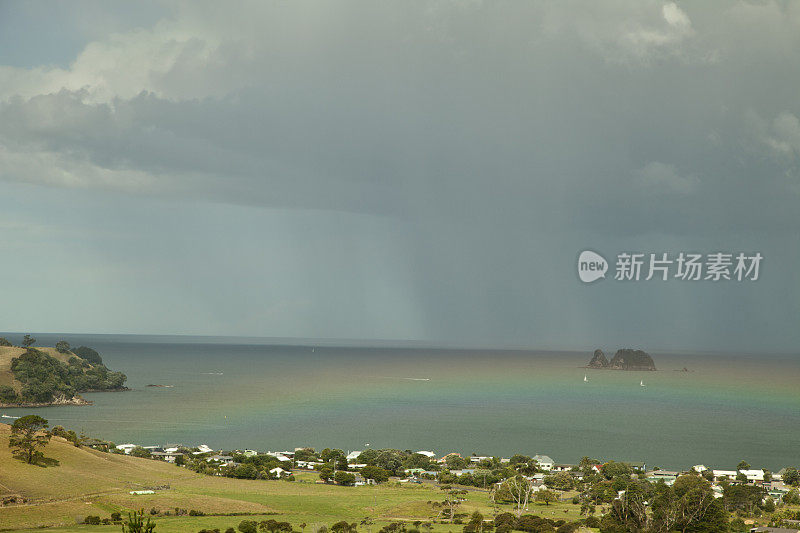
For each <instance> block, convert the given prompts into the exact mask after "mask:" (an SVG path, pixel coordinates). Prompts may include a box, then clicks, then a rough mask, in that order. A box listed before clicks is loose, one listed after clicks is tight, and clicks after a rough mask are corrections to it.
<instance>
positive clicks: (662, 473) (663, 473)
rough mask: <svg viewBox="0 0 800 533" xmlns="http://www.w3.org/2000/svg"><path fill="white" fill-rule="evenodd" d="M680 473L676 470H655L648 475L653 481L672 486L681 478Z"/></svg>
mask: <svg viewBox="0 0 800 533" xmlns="http://www.w3.org/2000/svg"><path fill="white" fill-rule="evenodd" d="M680 475H681V474H680V472H676V471H674V470H653V471H652V472H650V473H648V474H647V479H650V480H653V481H659V480H660V481H663V482H664V484H666V485H672V484H673V483H675V480H676V479H678V476H680Z"/></svg>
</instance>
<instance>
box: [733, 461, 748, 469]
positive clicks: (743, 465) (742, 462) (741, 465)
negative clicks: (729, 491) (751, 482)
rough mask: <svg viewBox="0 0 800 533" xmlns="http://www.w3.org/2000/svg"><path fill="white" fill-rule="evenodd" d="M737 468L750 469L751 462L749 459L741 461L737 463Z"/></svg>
mask: <svg viewBox="0 0 800 533" xmlns="http://www.w3.org/2000/svg"><path fill="white" fill-rule="evenodd" d="M736 470H750V463H748V462H747V461H739V464H738V465H736Z"/></svg>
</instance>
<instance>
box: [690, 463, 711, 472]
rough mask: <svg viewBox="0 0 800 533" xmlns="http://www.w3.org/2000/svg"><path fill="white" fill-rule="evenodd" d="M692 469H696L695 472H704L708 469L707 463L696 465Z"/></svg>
mask: <svg viewBox="0 0 800 533" xmlns="http://www.w3.org/2000/svg"><path fill="white" fill-rule="evenodd" d="M692 470H694V471H695V472H697V473H698V474H702V473H703V472H705V471H706V470H708V468H706V466H705V465H694V466H693V467H692Z"/></svg>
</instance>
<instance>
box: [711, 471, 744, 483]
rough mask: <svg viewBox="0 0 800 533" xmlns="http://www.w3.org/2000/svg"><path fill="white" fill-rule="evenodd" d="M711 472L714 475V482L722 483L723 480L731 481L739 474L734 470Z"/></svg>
mask: <svg viewBox="0 0 800 533" xmlns="http://www.w3.org/2000/svg"><path fill="white" fill-rule="evenodd" d="M711 472H712V473H713V474H714V481H722V480H723V479H728V480H731V481H733V480H734V479H736V475H737V474H738V473H739V472H737V471H736V470H712V471H711Z"/></svg>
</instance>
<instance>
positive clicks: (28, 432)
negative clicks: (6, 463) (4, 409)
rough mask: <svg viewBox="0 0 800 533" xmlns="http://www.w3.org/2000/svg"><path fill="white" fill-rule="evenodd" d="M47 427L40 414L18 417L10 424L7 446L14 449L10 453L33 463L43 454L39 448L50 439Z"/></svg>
mask: <svg viewBox="0 0 800 533" xmlns="http://www.w3.org/2000/svg"><path fill="white" fill-rule="evenodd" d="M47 428H48V422H47V420H45V419H44V418H42V417H41V416H38V415H28V416H23V417H22V418H18V419H16V420H15V421H14V423H13V424H12V425H11V436H10V437H9V439H8V447H9V448H13V449H14V450H13V452H12V453H13V454H14V455H15V456H16V457H18V458H20V459H22V460H24V461H25V462H27V463H28V464H33V463H34V462H35V461H36V460H37V459H39V458H41V457H43V456H44V454H43V453H42V452H41V450H40V448H41V449H44V447H45V446H46V445H47V443H48V442H49V441H50V434H49V433H47Z"/></svg>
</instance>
